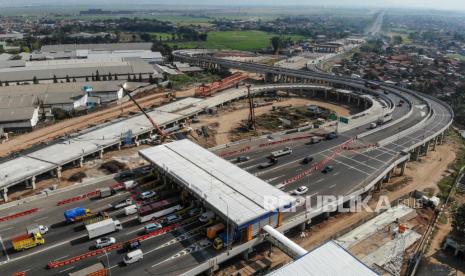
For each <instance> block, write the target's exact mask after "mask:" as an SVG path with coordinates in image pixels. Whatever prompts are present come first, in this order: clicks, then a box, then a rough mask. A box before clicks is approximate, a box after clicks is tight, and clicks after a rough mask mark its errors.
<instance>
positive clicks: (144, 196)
mask: <svg viewBox="0 0 465 276" xmlns="http://www.w3.org/2000/svg"><path fill="white" fill-rule="evenodd" d="M156 195H157V193H155V192H154V191H146V192H142V193H141V194H140V195H139V198H140V199H148V198H152V197H154V196H156Z"/></svg>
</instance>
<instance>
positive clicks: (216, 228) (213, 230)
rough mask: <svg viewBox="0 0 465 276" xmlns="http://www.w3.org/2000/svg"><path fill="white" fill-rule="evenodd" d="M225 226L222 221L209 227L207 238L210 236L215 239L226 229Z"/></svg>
mask: <svg viewBox="0 0 465 276" xmlns="http://www.w3.org/2000/svg"><path fill="white" fill-rule="evenodd" d="M224 228H225V227H224V224H223V223H221V222H220V223H217V224H215V225H212V226H210V227H208V228H207V238H209V239H210V240H213V239H214V238H215V237H216V236H217V235H218V233H219V232H221V231H223V230H224Z"/></svg>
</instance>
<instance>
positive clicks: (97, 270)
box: [68, 263, 108, 276]
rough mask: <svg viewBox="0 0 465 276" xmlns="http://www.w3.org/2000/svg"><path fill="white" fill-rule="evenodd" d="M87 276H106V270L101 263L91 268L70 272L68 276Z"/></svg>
mask: <svg viewBox="0 0 465 276" xmlns="http://www.w3.org/2000/svg"><path fill="white" fill-rule="evenodd" d="M88 275H98V276H107V275H108V270H107V269H106V268H105V266H104V265H103V264H102V263H96V264H93V265H91V266H88V267H85V268H83V269H80V270H78V271H75V272H70V273H69V274H68V276H88Z"/></svg>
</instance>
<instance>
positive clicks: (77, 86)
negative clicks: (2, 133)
mask: <svg viewBox="0 0 465 276" xmlns="http://www.w3.org/2000/svg"><path fill="white" fill-rule="evenodd" d="M121 82H122V81H106V82H104V81H101V82H70V83H48V84H33V85H14V86H3V87H0V128H4V129H5V130H6V131H18V130H30V129H32V128H34V126H35V125H36V124H37V123H38V121H39V118H40V117H41V116H44V117H52V109H54V108H59V109H62V110H65V111H68V112H71V111H74V110H83V109H87V108H88V107H90V105H91V103H92V105H94V104H104V103H108V102H112V101H116V100H119V99H121V98H122V97H123V90H122V88H121V87H120V84H121Z"/></svg>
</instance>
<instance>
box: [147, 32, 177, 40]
mask: <svg viewBox="0 0 465 276" xmlns="http://www.w3.org/2000/svg"><path fill="white" fill-rule="evenodd" d="M150 35H151V36H153V37H156V39H157V40H159V39H160V37H161V40H162V41H167V40H171V38H172V35H171V34H169V33H157V32H152V33H150Z"/></svg>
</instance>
